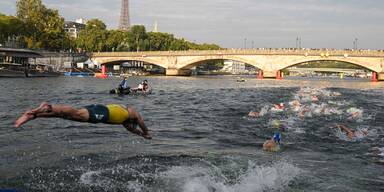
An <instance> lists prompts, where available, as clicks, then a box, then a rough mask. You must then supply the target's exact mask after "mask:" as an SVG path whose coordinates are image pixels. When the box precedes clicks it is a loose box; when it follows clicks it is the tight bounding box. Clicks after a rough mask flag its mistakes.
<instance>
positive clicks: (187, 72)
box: [165, 69, 192, 76]
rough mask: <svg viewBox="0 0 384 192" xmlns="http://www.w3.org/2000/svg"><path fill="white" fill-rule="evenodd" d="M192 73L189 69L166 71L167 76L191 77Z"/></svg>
mask: <svg viewBox="0 0 384 192" xmlns="http://www.w3.org/2000/svg"><path fill="white" fill-rule="evenodd" d="M191 73H192V71H191V70H189V69H166V71H165V75H167V76H190V75H191Z"/></svg>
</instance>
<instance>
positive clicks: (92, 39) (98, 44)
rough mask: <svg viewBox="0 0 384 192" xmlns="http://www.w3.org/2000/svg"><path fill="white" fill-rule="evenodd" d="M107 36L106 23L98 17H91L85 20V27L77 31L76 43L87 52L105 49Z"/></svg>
mask: <svg viewBox="0 0 384 192" xmlns="http://www.w3.org/2000/svg"><path fill="white" fill-rule="evenodd" d="M107 36H108V31H107V30H106V25H105V24H104V23H103V22H102V21H100V20H99V19H92V20H89V21H88V22H87V25H86V26H85V29H84V30H82V31H81V32H80V33H79V37H78V38H77V39H76V45H77V47H79V48H81V49H83V50H86V51H89V52H94V51H106V50H107V44H106V41H107Z"/></svg>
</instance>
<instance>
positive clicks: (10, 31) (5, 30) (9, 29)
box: [0, 14, 26, 46]
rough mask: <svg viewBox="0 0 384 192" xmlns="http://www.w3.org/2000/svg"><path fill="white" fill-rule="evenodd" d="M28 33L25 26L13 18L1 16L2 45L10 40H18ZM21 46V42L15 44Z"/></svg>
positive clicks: (0, 38) (0, 35)
mask: <svg viewBox="0 0 384 192" xmlns="http://www.w3.org/2000/svg"><path fill="white" fill-rule="evenodd" d="M25 32H26V30H25V27H24V24H23V23H22V22H21V21H20V20H19V19H17V18H16V17H13V16H7V15H3V14H0V43H5V42H7V41H8V39H13V40H18V39H20V37H21V36H22V35H24V34H25ZM15 43H17V44H18V45H19V46H22V44H21V45H20V42H15Z"/></svg>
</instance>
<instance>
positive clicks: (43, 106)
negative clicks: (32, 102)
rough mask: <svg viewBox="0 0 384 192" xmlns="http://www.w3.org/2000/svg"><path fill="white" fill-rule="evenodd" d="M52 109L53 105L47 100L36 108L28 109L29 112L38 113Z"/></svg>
mask: <svg viewBox="0 0 384 192" xmlns="http://www.w3.org/2000/svg"><path fill="white" fill-rule="evenodd" d="M50 110H52V109H51V106H50V105H49V104H48V103H47V102H42V103H41V104H40V106H39V107H38V108H36V109H32V110H30V111H28V112H27V113H28V114H36V113H43V112H49V111H50Z"/></svg>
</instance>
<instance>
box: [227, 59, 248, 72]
mask: <svg viewBox="0 0 384 192" xmlns="http://www.w3.org/2000/svg"><path fill="white" fill-rule="evenodd" d="M222 71H224V72H228V73H232V74H243V73H247V72H248V71H247V70H246V68H245V63H242V62H239V61H232V60H225V61H224V67H223V69H222Z"/></svg>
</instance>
